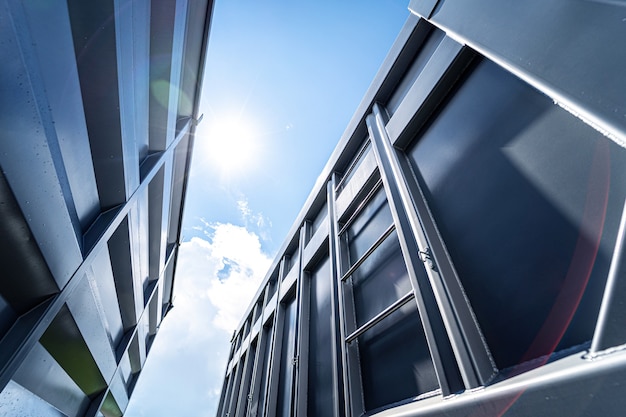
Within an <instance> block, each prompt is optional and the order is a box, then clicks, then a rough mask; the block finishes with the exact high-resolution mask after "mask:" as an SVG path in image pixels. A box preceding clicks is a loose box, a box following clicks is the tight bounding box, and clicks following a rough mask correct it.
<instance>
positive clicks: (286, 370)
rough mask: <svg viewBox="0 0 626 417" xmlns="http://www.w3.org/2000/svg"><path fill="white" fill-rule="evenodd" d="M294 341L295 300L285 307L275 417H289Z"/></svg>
mask: <svg viewBox="0 0 626 417" xmlns="http://www.w3.org/2000/svg"><path fill="white" fill-rule="evenodd" d="M295 340H296V299H295V298H294V299H292V300H291V301H290V302H289V304H287V305H286V306H285V321H284V328H283V340H282V348H281V353H280V377H279V380H278V403H277V405H276V415H277V417H289V416H291V393H292V390H293V363H292V359H293V358H294V356H295V353H294V349H295Z"/></svg>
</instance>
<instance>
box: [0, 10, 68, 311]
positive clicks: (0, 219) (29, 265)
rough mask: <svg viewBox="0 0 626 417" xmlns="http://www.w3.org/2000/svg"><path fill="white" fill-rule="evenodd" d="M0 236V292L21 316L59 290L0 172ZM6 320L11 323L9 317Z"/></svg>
mask: <svg viewBox="0 0 626 417" xmlns="http://www.w3.org/2000/svg"><path fill="white" fill-rule="evenodd" d="M0 19H2V14H0ZM0 26H1V25H0ZM0 236H2V239H0V269H2V271H3V273H4V274H5V276H6V277H12V279H2V280H0V293H1V294H2V297H3V298H4V299H5V300H6V301H7V302H8V304H9V305H10V306H11V308H12V309H14V310H15V311H14V313H15V314H17V315H19V314H24V313H26V312H27V311H29V310H30V309H32V308H33V307H35V306H36V305H37V304H39V303H41V302H42V301H43V300H44V299H46V298H48V297H50V296H51V295H52V294H54V293H56V292H58V291H59V288H58V287H57V285H56V283H55V282H54V278H53V277H52V274H51V273H50V270H49V269H48V265H47V264H46V261H45V259H44V258H43V256H42V254H41V251H40V250H39V247H37V244H36V241H35V238H34V236H33V234H32V233H31V232H30V229H29V227H28V224H27V222H26V219H25V218H24V217H23V215H22V213H21V211H20V208H19V206H18V204H17V201H16V200H15V197H14V195H13V193H12V191H11V189H10V188H9V184H7V182H6V179H5V178H4V175H2V174H1V173H0ZM16 277H20V279H15V278H16ZM5 319H6V320H10V318H9V317H8V316H7V317H5Z"/></svg>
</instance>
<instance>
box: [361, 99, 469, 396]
mask: <svg viewBox="0 0 626 417" xmlns="http://www.w3.org/2000/svg"><path fill="white" fill-rule="evenodd" d="M367 125H368V129H369V131H370V136H371V138H372V144H373V147H374V150H375V153H376V157H377V159H378V160H379V164H380V170H381V177H382V179H383V183H384V184H385V190H386V192H387V195H388V201H389V206H390V208H391V212H392V215H393V218H394V223H395V224H396V227H397V229H398V238H399V240H400V246H401V248H402V253H403V255H404V261H405V262H406V265H407V269H408V272H409V277H410V280H411V286H412V287H413V292H414V294H415V299H416V301H417V306H418V310H419V314H420V317H421V320H422V326H423V327H424V333H425V335H426V341H427V342H428V346H429V348H430V354H431V357H432V359H433V364H434V366H435V370H436V373H437V377H438V379H439V385H440V387H441V391H442V393H443V395H444V396H447V395H450V394H453V393H455V392H457V391H460V390H462V389H463V382H465V383H466V385H467V386H469V387H475V386H477V385H478V384H479V383H480V382H479V381H477V378H476V376H475V375H474V374H473V372H471V371H473V369H471V368H470V372H467V373H464V374H463V375H462V376H463V381H461V380H460V377H461V372H464V371H466V370H465V368H461V369H459V367H458V366H457V364H456V360H455V353H456V352H455V351H453V349H454V347H453V346H452V345H451V344H450V341H449V340H448V335H447V334H446V327H445V325H444V321H443V318H442V317H441V313H440V312H439V308H438V306H437V300H436V298H435V296H436V295H435V294H434V293H433V290H432V288H431V286H430V285H431V284H430V282H429V277H428V272H427V271H426V269H425V268H424V265H423V263H422V262H421V261H420V260H419V258H418V256H419V255H418V254H419V252H420V251H421V250H423V248H421V247H419V245H418V242H417V240H416V239H415V237H414V236H413V233H412V232H413V231H412V229H411V224H410V223H409V219H408V215H407V213H406V210H405V208H404V206H403V205H402V202H403V201H405V200H406V199H407V198H408V196H403V195H401V191H400V189H399V187H398V184H397V181H396V178H395V177H394V169H393V167H392V164H391V162H390V159H391V158H392V155H389V152H390V146H391V145H390V143H389V138H388V137H387V136H386V132H385V130H384V127H383V126H384V121H383V120H382V115H381V113H380V110H379V109H378V107H375V108H374V113H373V114H372V115H370V116H368V118H367ZM385 142H386V143H385ZM395 173H396V174H397V171H396V172H395Z"/></svg>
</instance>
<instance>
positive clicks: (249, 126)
mask: <svg viewBox="0 0 626 417" xmlns="http://www.w3.org/2000/svg"><path fill="white" fill-rule="evenodd" d="M258 140H259V135H258V133H257V131H256V129H255V126H254V124H253V123H251V122H250V121H247V120H243V119H242V118H237V117H221V118H216V119H215V120H214V121H213V122H212V125H211V126H210V128H209V135H208V137H207V138H206V146H205V148H206V152H207V156H208V158H209V160H210V163H211V164H212V165H213V166H214V167H216V168H217V169H218V170H219V171H220V172H221V173H222V174H226V175H229V176H234V175H245V174H246V173H250V172H251V171H252V168H253V165H254V162H255V155H256V154H257V153H258V151H259V146H258Z"/></svg>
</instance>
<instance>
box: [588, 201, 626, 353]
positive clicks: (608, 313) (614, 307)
mask: <svg viewBox="0 0 626 417" xmlns="http://www.w3.org/2000/svg"><path fill="white" fill-rule="evenodd" d="M625 252H626V202H624V209H623V211H622V219H621V221H620V225H619V231H618V233H617V242H615V249H614V251H613V258H612V260H611V267H610V269H609V274H608V278H607V283H606V289H605V292H604V298H603V299H602V306H601V307H600V314H599V317H598V324H597V326H596V330H595V333H594V335H593V340H592V343H591V349H590V354H591V355H597V354H600V353H601V352H600V351H603V350H606V349H610V348H612V347H618V349H620V348H623V346H622V345H624V344H626V333H625V331H624V325H623V324H624V321H625V318H626V311H624V305H623V304H624V303H623V300H624V292H625V291H626V287H625V286H626V270H625V264H626V260H625V259H624V256H625V255H626V254H625Z"/></svg>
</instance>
